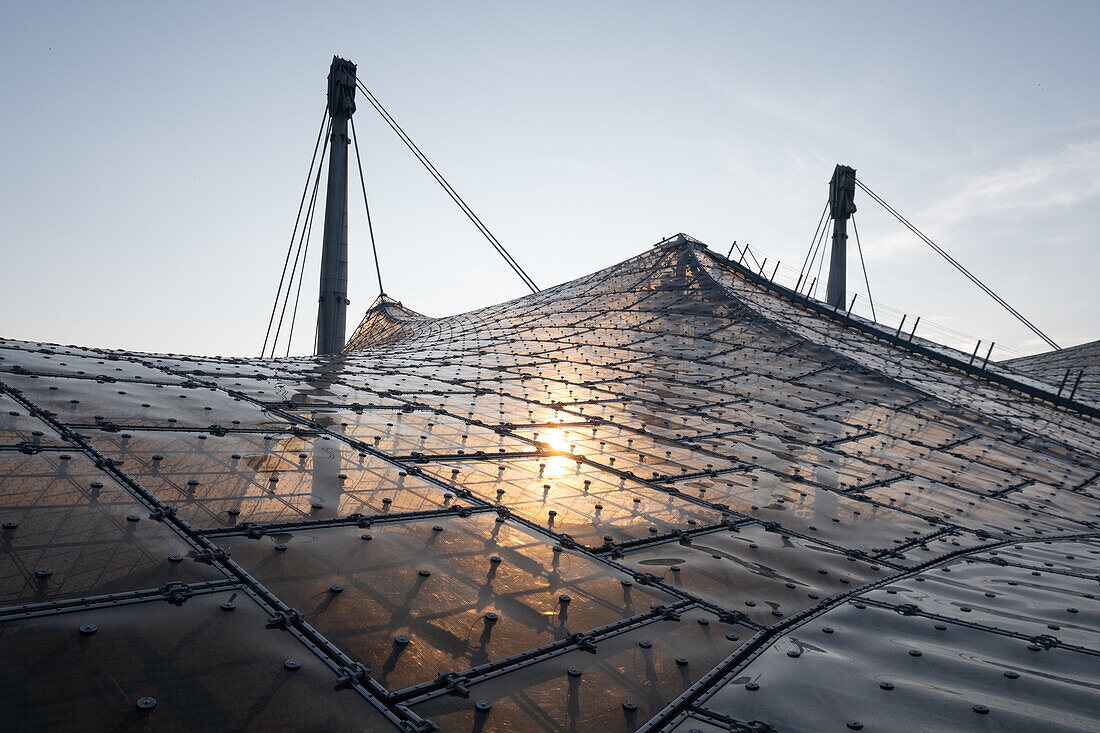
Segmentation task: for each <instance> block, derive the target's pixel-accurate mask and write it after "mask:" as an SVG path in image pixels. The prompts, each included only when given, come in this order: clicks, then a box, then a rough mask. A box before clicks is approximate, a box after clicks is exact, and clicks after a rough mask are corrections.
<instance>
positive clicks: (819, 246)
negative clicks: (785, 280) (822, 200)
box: [796, 204, 833, 294]
mask: <svg viewBox="0 0 1100 733" xmlns="http://www.w3.org/2000/svg"><path fill="white" fill-rule="evenodd" d="M826 206H828V204H826ZM832 224H833V220H832V219H826V220H825V223H824V225H823V226H822V227H821V231H820V232H819V233H818V235H817V241H815V242H813V243H812V248H811V250H810V261H809V263H808V264H807V265H806V274H805V275H804V276H803V277H804V278H805V279H804V280H802V284H804V285H806V286H807V291H806V293H807V294H809V289H808V288H809V285H810V275H811V274H812V273H813V271H814V262H815V261H817V256H818V254H819V253H820V254H821V256H822V257H824V256H825V240H826V239H827V238H828V237H827V236H826V235H828V233H829V227H831V226H832ZM796 290H797V288H796Z"/></svg>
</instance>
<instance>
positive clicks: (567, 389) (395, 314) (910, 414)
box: [0, 235, 1100, 733]
mask: <svg viewBox="0 0 1100 733" xmlns="http://www.w3.org/2000/svg"><path fill="white" fill-rule="evenodd" d="M894 341H896V338H895V334H893V333H882V332H879V331H876V327H875V326H873V325H871V324H867V323H865V322H862V321H859V320H858V319H849V318H847V317H846V316H845V315H844V314H843V313H840V312H831V311H829V312H825V311H823V310H822V309H821V308H820V307H819V306H818V305H816V304H814V303H806V302H804V300H803V299H801V298H800V296H795V295H794V294H793V293H790V292H789V291H783V290H781V289H776V288H774V287H772V286H771V285H769V284H768V283H766V282H763V281H762V280H760V279H759V278H758V277H756V276H755V274H754V273H752V272H750V271H747V270H745V269H743V268H740V267H738V266H737V265H736V264H734V263H730V262H727V261H725V260H724V259H723V258H721V257H719V256H717V255H715V254H713V253H711V252H709V251H708V250H707V249H706V248H705V247H703V246H702V245H701V244H699V243H697V242H695V241H694V240H691V239H690V238H688V237H684V236H682V235H681V236H678V237H675V238H672V239H671V240H669V241H666V242H663V243H661V244H660V245H658V246H656V247H654V248H652V249H649V250H647V251H646V252H644V253H642V254H641V255H639V256H637V257H634V258H632V259H630V260H627V261H626V262H623V263H620V264H618V265H616V266H614V267H611V268H608V269H606V270H603V271H600V272H597V273H594V274H592V275H589V276H587V277H584V278H580V279H578V280H575V281H572V282H569V283H565V284H563V285H560V286H557V287H555V288H552V289H549V290H545V291H542V292H540V293H537V294H535V295H531V296H528V297H525V298H521V299H518V300H515V301H512V302H509V303H504V304H500V305H496V306H492V307H489V308H484V309H481V310H479V311H475V312H472V313H466V314H461V315H457V316H452V317H449V318H439V319H433V318H427V317H424V316H421V315H419V314H417V313H415V312H413V311H412V310H410V309H408V308H406V307H405V306H403V305H402V304H400V303H398V302H397V301H394V300H392V299H389V298H385V297H383V298H379V299H378V300H377V301H376V302H375V304H374V305H373V306H372V307H371V308H370V310H369V311H368V313H367V314H366V316H365V317H364V320H363V322H362V324H361V325H360V327H359V328H358V329H357V330H356V332H355V334H354V335H353V336H352V338H351V341H350V346H349V348H348V350H347V351H346V352H345V353H343V354H339V355H335V356H330V357H321V358H314V357H307V358H294V359H278V360H256V359H218V358H207V357H188V356H176V355H163V354H139V353H124V352H109V351H102V350H97V349H88V348H81V347H72V346H58V345H50V344H38V343H31V342H15V341H5V340H0V525H2V528H0V647H2V651H3V653H4V657H3V664H0V684H3V685H4V686H5V687H4V691H3V692H0V700H2V705H3V706H4V708H3V710H2V711H0V713H2V714H3V718H4V720H5V724H7V722H8V721H9V720H12V719H17V720H19V721H20V723H19V724H20V725H22V726H23V727H24V728H26V729H32V730H33V729H40V730H47V729H57V728H59V727H62V728H65V727H69V728H76V729H79V728H80V727H81V726H84V727H88V728H92V729H97V730H99V729H115V728H119V729H130V728H132V729H145V728H149V729H158V730H174V729H176V730H183V729H194V728H202V727H207V728H228V729H232V728H234V727H240V726H241V725H243V724H242V723H240V721H241V720H245V719H247V720H249V722H250V724H251V727H253V728H259V729H274V730H329V729H331V730H356V729H370V730H379V729H385V728H386V727H387V726H391V725H392V726H395V729H397V726H404V728H405V729H406V730H421V729H422V730H430V729H431V726H432V725H438V726H439V727H440V728H442V729H444V730H484V731H489V730H517V729H520V730H522V729H528V730H596V731H600V733H605V731H610V730H633V729H636V728H639V727H646V729H647V730H664V729H672V730H679V731H683V730H696V729H697V730H703V731H710V730H731V729H732V730H756V731H765V730H769V729H779V730H812V731H818V730H834V729H836V730H850V729H851V730H859V729H866V730H875V729H878V730H884V729H889V730H899V729H904V730H911V729H915V730H970V729H977V730H985V729H989V730H1033V729H1043V730H1080V731H1092V730H1095V729H1096V728H1097V727H1098V725H1100V713H1098V712H1097V711H1098V710H1100V696H1098V695H1097V693H1096V690H1097V689H1100V688H1098V687H1097V684H1098V680H1097V679H1096V669H1097V664H1096V662H1097V660H1100V645H1098V642H1097V632H1096V629H1097V628H1100V609H1098V608H1097V606H1096V597H1097V593H1098V592H1100V585H1098V580H1100V539H1098V538H1100V501H1098V500H1097V491H1098V489H1097V486H1098V483H1097V482H1098V480H1100V448H1098V446H1100V424H1098V423H1097V414H1096V412H1095V409H1094V407H1092V406H1091V405H1092V403H1091V402H1087V401H1086V402H1081V401H1078V402H1077V403H1073V404H1063V405H1061V406H1060V407H1055V406H1054V404H1053V401H1057V400H1056V399H1054V398H1049V399H1048V398H1046V397H1044V396H1043V393H1042V391H1041V388H1042V385H1043V384H1046V382H1044V381H1043V379H1042V378H1040V377H1037V376H1026V375H1024V374H1023V373H1022V372H1017V371H1013V370H1012V369H1011V368H1008V367H1003V366H1000V365H989V368H988V369H986V370H985V371H982V370H976V369H973V368H971V367H967V364H966V359H967V357H968V356H969V355H967V354H962V355H959V354H958V353H957V352H953V351H951V350H950V349H947V348H945V347H940V346H937V345H935V344H931V343H930V342H923V341H922V340H920V339H917V340H915V341H914V344H913V346H909V345H908V344H907V343H903V344H900V345H898V344H895V343H893V342H894ZM918 347H919V349H918ZM960 364H961V366H960ZM963 367H967V368H965V369H964V368H963ZM968 370H969V372H972V373H968ZM1013 374H1017V375H1018V379H1019V380H1020V381H1016V382H1011V383H1010V384H1008V385H1007V386H1006V385H1005V384H1003V383H1002V382H1003V380H1004V379H1010V380H1011V379H1017V377H1013V376H1012V375H1013ZM998 380H1002V381H998ZM1036 390H1039V391H1036ZM1090 399H1091V398H1090ZM1052 400H1053V401H1052ZM40 571H41V572H40ZM211 584H213V585H211ZM234 594H236V595H234ZM230 598H233V599H234V600H233V601H232V603H233V604H234V606H233V609H234V610H222V607H221V605H220V604H221V603H224V602H228V601H229V599H230ZM860 606H862V608H860ZM700 619H703V620H705V621H707V623H705V624H701V623H699V620H700ZM89 623H90V624H94V625H96V626H97V627H98V630H97V631H96V633H94V634H84V635H80V634H79V632H77V631H74V629H78V628H79V627H80V626H81V625H85V624H89ZM823 627H829V628H830V629H832V631H831V633H826V632H824V631H822V630H821V629H822V628H823ZM940 627H942V628H940ZM121 629H125V630H126V631H124V632H122V634H121V635H120V630H121ZM750 640H751V641H750ZM910 649H912V650H915V651H917V652H919V656H918V655H913V654H910V653H909V650H910ZM89 650H91V651H89ZM286 659H294V660H295V661H296V662H297V663H298V666H297V667H295V666H294V665H291V666H290V667H286V666H285V665H284V662H285V660H286ZM570 670H573V671H572V672H571V671H570ZM1010 671H1011V672H1014V673H1015V674H1016V675H1017V676H1016V677H1009V676H1005V674H1004V673H1005V672H1010ZM884 683H889V685H892V687H889V688H884V687H883V686H882V685H883V684H884ZM747 685H751V686H755V687H750V686H747ZM337 686H338V687H339V688H340V689H336V688H337ZM284 693H285V694H284ZM142 695H144V696H150V697H156V698H157V700H158V702H157V705H156V707H155V708H150V709H149V710H147V711H145V712H137V711H138V710H139V708H137V702H136V700H137V697H138V696H142ZM91 700H95V701H97V702H96V703H95V704H92V703H90V702H89V701H91ZM99 701H101V702H99ZM628 703H629V704H628ZM975 706H984V708H982V707H977V708H976V707H975ZM986 708H987V709H988V710H986ZM82 710H85V711H86V710H91V712H87V713H86V715H85V717H81V716H80V715H79V714H78V713H79V712H80V711H82ZM142 716H145V717H142ZM242 716H247V717H242ZM738 726H740V727H738ZM746 726H748V727H747V728H746Z"/></svg>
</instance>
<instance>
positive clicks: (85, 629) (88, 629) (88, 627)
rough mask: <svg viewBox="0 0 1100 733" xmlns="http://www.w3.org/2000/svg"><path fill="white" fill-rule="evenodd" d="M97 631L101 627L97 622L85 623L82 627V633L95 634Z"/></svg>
mask: <svg viewBox="0 0 1100 733" xmlns="http://www.w3.org/2000/svg"><path fill="white" fill-rule="evenodd" d="M97 631H99V627H98V626H96V625H95V624H84V625H83V626H81V627H80V633H82V634H85V635H91V634H94V633H95V632H97Z"/></svg>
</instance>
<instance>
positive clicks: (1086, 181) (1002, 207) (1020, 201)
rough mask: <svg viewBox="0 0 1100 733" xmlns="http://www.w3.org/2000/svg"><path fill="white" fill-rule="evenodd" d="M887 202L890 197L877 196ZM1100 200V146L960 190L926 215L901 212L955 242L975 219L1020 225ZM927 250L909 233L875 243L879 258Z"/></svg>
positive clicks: (1067, 151)
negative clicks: (956, 235)
mask: <svg viewBox="0 0 1100 733" xmlns="http://www.w3.org/2000/svg"><path fill="white" fill-rule="evenodd" d="M876 193H879V195H881V196H883V198H885V199H886V200H887V201H888V202H889V197H888V194H887V193H884V192H882V191H876ZM1097 197H1100V141H1094V142H1088V143H1080V144H1071V145H1067V146H1066V147H1065V148H1063V149H1062V150H1059V151H1057V152H1054V153H1049V154H1047V155H1042V156H1033V157H1029V158H1026V159H1024V160H1021V161H1020V162H1018V163H1016V164H1014V165H1010V166H1005V167H1003V168H1001V169H999V170H997V171H994V172H992V173H987V174H983V175H980V176H977V177H975V178H973V179H971V180H970V181H967V182H964V183H963V185H961V186H959V187H958V192H957V193H955V195H953V196H951V197H950V198H947V199H945V200H942V201H940V202H938V203H936V204H933V205H932V206H929V207H927V208H925V209H923V210H921V211H918V212H915V213H913V214H912V215H911V216H910V215H909V214H908V213H905V212H902V213H903V214H905V216H906V217H907V218H908V219H909V220H910V221H912V222H913V224H915V225H916V226H917V227H918V228H921V229H924V230H925V232H926V233H927V234H929V236H931V237H932V238H933V239H936V237H937V235H940V236H950V233H951V232H952V231H953V230H957V229H958V228H959V227H961V226H962V225H963V224H965V223H967V222H968V221H971V220H975V219H996V220H998V221H1000V222H1003V223H1008V222H1014V221H1020V220H1023V219H1027V218H1029V217H1032V216H1035V215H1036V214H1040V213H1045V212H1049V211H1051V210H1052V209H1068V208H1071V207H1074V206H1077V205H1079V204H1082V203H1085V202H1087V201H1090V200H1092V199H1094V198H1097ZM922 246H924V245H922V244H921V243H920V242H919V241H918V240H917V239H916V237H913V236H912V235H910V234H909V233H908V232H905V233H904V234H901V233H897V234H891V235H888V236H886V237H883V238H881V239H880V240H878V241H877V242H876V245H875V249H874V252H875V255H877V258H890V257H892V256H894V255H897V254H898V253H899V252H903V251H910V250H913V249H916V248H919V247H922Z"/></svg>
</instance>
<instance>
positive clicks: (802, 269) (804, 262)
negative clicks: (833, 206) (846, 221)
mask: <svg viewBox="0 0 1100 733" xmlns="http://www.w3.org/2000/svg"><path fill="white" fill-rule="evenodd" d="M828 213H829V202H828V201H826V202H825V208H824V209H822V210H821V218H820V219H818V220H817V227H816V228H815V229H814V235H813V236H812V237H811V238H810V247H809V249H807V250H806V257H805V258H803V260H802V267H800V268H799V269H798V285H801V284H802V278H803V277H804V274H805V271H806V265H807V264H808V263H809V261H810V252H812V251H813V249H814V244H816V243H817V237H818V233H819V232H820V231H821V227H822V225H824V224H825V215H826V214H828ZM798 285H795V290H798Z"/></svg>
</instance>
